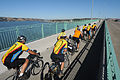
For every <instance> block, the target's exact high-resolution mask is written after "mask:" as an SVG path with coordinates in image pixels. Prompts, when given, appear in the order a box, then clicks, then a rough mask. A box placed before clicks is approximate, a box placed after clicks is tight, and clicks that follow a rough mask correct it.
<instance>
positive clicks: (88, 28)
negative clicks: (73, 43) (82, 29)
mask: <svg viewBox="0 0 120 80" xmlns="http://www.w3.org/2000/svg"><path fill="white" fill-rule="evenodd" d="M87 34H88V39H89V40H90V38H91V37H90V34H91V24H90V23H89V24H88V26H87Z"/></svg>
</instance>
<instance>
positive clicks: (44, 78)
mask: <svg viewBox="0 0 120 80" xmlns="http://www.w3.org/2000/svg"><path fill="white" fill-rule="evenodd" d="M40 78H41V80H52V74H51V73H50V72H49V63H48V62H46V63H45V65H44V67H43V69H42V72H41V75H40Z"/></svg>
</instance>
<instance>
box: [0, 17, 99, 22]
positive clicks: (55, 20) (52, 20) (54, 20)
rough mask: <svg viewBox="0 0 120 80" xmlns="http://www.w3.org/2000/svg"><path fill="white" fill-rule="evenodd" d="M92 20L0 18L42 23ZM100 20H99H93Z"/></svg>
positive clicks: (0, 18)
mask: <svg viewBox="0 0 120 80" xmlns="http://www.w3.org/2000/svg"><path fill="white" fill-rule="evenodd" d="M90 19H91V18H78V19H51V20H45V19H35V18H11V17H0V21H41V22H64V21H67V22H71V21H80V20H90ZM93 19H98V18H93Z"/></svg>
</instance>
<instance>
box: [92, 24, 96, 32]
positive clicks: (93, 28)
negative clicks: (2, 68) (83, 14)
mask: <svg viewBox="0 0 120 80" xmlns="http://www.w3.org/2000/svg"><path fill="white" fill-rule="evenodd" d="M96 29H97V25H96V23H94V24H93V25H92V32H94V34H95V32H96Z"/></svg>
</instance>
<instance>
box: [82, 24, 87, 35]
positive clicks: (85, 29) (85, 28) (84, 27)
mask: <svg viewBox="0 0 120 80" xmlns="http://www.w3.org/2000/svg"><path fill="white" fill-rule="evenodd" d="M82 31H83V37H84V36H85V32H86V31H87V25H86V24H85V25H84V26H83V29H82Z"/></svg>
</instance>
